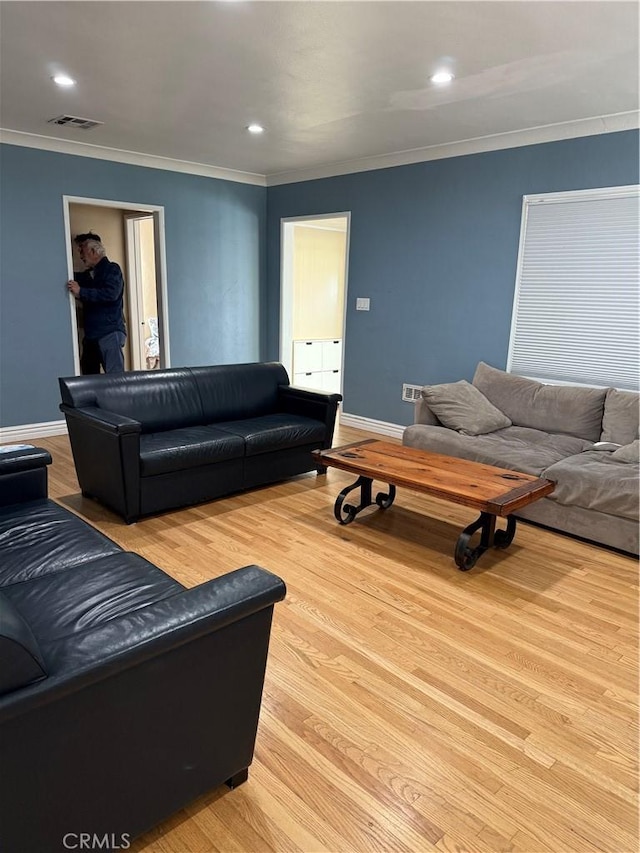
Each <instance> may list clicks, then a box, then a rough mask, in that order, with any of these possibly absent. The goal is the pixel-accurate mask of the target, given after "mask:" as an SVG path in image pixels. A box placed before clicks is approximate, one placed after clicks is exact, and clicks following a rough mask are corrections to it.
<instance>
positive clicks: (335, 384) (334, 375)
mask: <svg viewBox="0 0 640 853" xmlns="http://www.w3.org/2000/svg"><path fill="white" fill-rule="evenodd" d="M322 376H323V380H322V390H323V391H326V392H327V394H339V393H340V380H341V378H342V371H341V370H323V371H322Z"/></svg>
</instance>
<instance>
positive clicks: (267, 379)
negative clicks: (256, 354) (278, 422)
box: [191, 362, 289, 424]
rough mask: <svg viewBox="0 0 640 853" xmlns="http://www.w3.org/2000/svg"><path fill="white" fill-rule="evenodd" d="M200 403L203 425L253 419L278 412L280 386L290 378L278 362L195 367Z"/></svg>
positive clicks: (192, 369) (194, 374)
mask: <svg viewBox="0 0 640 853" xmlns="http://www.w3.org/2000/svg"><path fill="white" fill-rule="evenodd" d="M191 373H192V374H193V377H194V379H195V382H196V385H197V387H198V391H199V393H200V399H201V401H202V413H203V420H202V421H201V423H205V424H211V423H215V424H218V423H221V422H222V421H231V420H234V421H235V420H239V419H241V418H253V417H255V416H256V415H264V414H269V413H270V412H276V411H277V410H278V386H279V385H289V376H288V374H287V371H286V370H285V368H284V367H283V365H282V364H279V363H277V362H270V363H256V364H226V365H219V366H215V367H192V368H191Z"/></svg>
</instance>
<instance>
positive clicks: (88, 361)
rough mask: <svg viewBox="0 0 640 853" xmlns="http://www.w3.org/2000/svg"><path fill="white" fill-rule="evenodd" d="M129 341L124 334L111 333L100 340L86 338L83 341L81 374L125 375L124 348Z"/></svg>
mask: <svg viewBox="0 0 640 853" xmlns="http://www.w3.org/2000/svg"><path fill="white" fill-rule="evenodd" d="M126 340H127V337H126V335H125V334H124V332H109V334H108V335H105V336H104V337H102V338H100V339H99V340H97V341H96V340H92V339H90V338H85V339H84V340H83V341H82V356H81V358H80V372H81V373H83V374H88V373H100V368H101V367H102V369H103V370H104V372H105V373H124V354H123V352H122V348H123V346H124V345H125V341H126Z"/></svg>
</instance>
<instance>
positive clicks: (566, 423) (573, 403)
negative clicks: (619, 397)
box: [473, 361, 607, 441]
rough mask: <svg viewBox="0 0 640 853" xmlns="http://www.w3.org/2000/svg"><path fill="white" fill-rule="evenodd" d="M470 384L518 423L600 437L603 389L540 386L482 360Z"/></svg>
mask: <svg viewBox="0 0 640 853" xmlns="http://www.w3.org/2000/svg"><path fill="white" fill-rule="evenodd" d="M473 384H474V385H475V386H476V388H477V389H478V390H479V391H482V393H483V394H484V395H485V397H487V399H489V400H490V401H491V402H492V403H493V405H494V406H497V408H498V409H500V411H501V412H504V414H505V415H506V416H507V417H508V418H510V419H511V421H512V422H513V423H514V424H516V425H517V426H524V427H530V428H532V429H540V430H544V431H545V432H555V433H563V434H565V435H575V436H578V437H579V438H584V439H586V440H587V441H598V440H599V439H600V433H601V430H602V415H603V410H604V400H605V396H606V394H607V389H606V388H576V387H573V386H567V385H543V384H542V383H541V382H535V381H534V380H533V379H525V378H524V377H523V376H515V375H514V374H512V373H506V372H505V371H504V370H498V369H497V368H495V367H491V366H490V365H488V364H485V363H484V362H483V361H481V362H480V363H479V364H478V367H477V369H476V372H475V376H474V377H473Z"/></svg>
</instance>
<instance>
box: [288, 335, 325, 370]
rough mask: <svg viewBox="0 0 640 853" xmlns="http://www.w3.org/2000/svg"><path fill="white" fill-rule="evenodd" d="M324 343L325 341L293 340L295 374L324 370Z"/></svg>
mask: <svg viewBox="0 0 640 853" xmlns="http://www.w3.org/2000/svg"><path fill="white" fill-rule="evenodd" d="M322 344H323V341H294V342H293V372H294V374H295V373H309V372H310V371H313V370H322Z"/></svg>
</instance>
